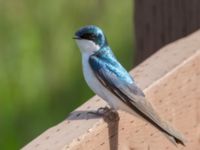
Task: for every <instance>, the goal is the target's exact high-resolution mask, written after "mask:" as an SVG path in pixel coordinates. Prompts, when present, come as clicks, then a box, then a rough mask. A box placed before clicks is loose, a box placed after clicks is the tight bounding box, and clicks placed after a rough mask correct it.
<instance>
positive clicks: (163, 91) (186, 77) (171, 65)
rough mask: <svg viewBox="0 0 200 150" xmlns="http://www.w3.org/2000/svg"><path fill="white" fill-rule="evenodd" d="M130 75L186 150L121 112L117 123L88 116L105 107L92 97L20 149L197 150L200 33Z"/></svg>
mask: <svg viewBox="0 0 200 150" xmlns="http://www.w3.org/2000/svg"><path fill="white" fill-rule="evenodd" d="M131 74H133V75H134V76H135V80H136V81H137V82H138V84H139V85H140V87H141V88H142V89H143V90H144V92H145V94H146V97H147V98H148V100H149V101H151V103H152V104H153V106H154V107H155V108H156V110H157V112H158V113H159V114H160V115H161V116H162V118H164V119H165V120H167V121H168V122H170V124H171V125H173V126H174V127H175V128H177V129H178V130H179V131H181V132H182V133H183V134H184V135H185V136H186V138H187V139H188V143H186V147H183V146H181V145H179V146H178V147H175V146H174V145H173V144H172V143H170V142H169V141H168V140H167V139H166V138H165V136H163V135H162V134H161V133H160V132H159V131H158V130H157V129H155V128H154V127H152V126H151V125H149V124H148V123H146V122H144V121H143V120H142V119H140V118H138V117H136V116H132V115H129V114H127V113H125V112H121V111H120V112H119V115H120V121H119V122H117V121H115V122H109V121H108V120H104V119H102V118H98V117H96V116H94V115H92V114H87V112H88V111H91V110H96V109H97V108H99V107H102V106H105V105H106V103H105V102H104V101H102V100H101V99H100V98H99V97H97V96H94V97H93V98H91V99H90V100H89V101H87V102H86V103H85V104H83V105H82V106H80V107H79V108H77V109H76V110H75V111H74V112H72V113H71V115H70V116H69V117H68V118H67V119H66V120H64V121H62V122H61V123H59V124H58V125H56V126H54V127H51V128H50V129H48V130H47V131H45V132H44V133H42V134H41V135H40V136H39V137H37V138H36V139H34V140H33V141H32V142H30V143H29V144H27V145H26V146H25V147H23V150H61V149H62V150H67V149H69V150H96V149H97V150H109V149H112V150H117V149H118V150H151V149H152V150H167V149H168V150H176V149H184V150H198V149H200V31H197V32H195V33H194V34H192V35H190V36H188V37H186V38H183V39H181V40H178V41H176V42H173V43H172V44H169V45H167V46H165V47H164V48H162V49H161V50H160V51H158V52H157V53H156V54H154V55H153V56H152V57H150V58H149V59H147V60H146V61H144V62H143V63H142V64H140V65H139V66H138V67H136V68H135V69H133V71H131Z"/></svg>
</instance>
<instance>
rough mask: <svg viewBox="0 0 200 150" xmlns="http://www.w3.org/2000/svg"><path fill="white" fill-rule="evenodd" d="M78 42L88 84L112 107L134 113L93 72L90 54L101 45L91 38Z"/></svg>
mask: <svg viewBox="0 0 200 150" xmlns="http://www.w3.org/2000/svg"><path fill="white" fill-rule="evenodd" d="M77 44H78V46H79V48H80V50H81V54H82V65H83V74H84V78H85V80H86V82H87V84H88V86H89V87H90V88H91V89H92V90H93V92H94V93H96V94H97V95H98V96H100V97H101V98H102V99H103V100H105V101H106V102H107V103H108V104H109V106H110V107H111V108H114V109H121V110H124V111H127V112H129V113H133V111H132V110H131V109H130V108H129V107H128V106H127V105H125V104H124V103H123V102H122V101H121V100H119V99H118V98H117V97H116V96H115V95H114V94H112V93H111V92H110V91H109V90H108V89H106V88H105V87H104V86H103V85H102V84H101V83H100V82H99V80H98V79H97V78H96V76H95V74H94V73H93V71H92V69H91V67H90V64H89V61H88V59H89V57H90V55H92V54H93V53H94V52H96V51H98V50H99V46H98V45H96V44H95V43H94V42H92V41H89V40H77Z"/></svg>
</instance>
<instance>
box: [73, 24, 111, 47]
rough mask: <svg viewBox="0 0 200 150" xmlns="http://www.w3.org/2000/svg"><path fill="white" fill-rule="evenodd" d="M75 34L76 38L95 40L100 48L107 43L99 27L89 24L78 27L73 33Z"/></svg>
mask: <svg viewBox="0 0 200 150" xmlns="http://www.w3.org/2000/svg"><path fill="white" fill-rule="evenodd" d="M75 35H76V38H78V39H85V40H91V41H93V42H95V43H96V44H97V45H99V46H100V48H102V47H104V46H107V45H108V44H107V40H106V37H105V35H104V33H103V31H102V30H101V29H100V28H99V27H97V26H94V25H89V26H85V27H82V28H80V29H79V30H78V31H77V32H76V33H75Z"/></svg>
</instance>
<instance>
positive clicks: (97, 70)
mask: <svg viewBox="0 0 200 150" xmlns="http://www.w3.org/2000/svg"><path fill="white" fill-rule="evenodd" d="M74 39H76V42H77V45H78V47H79V49H80V51H81V54H82V66H83V74H84V78H85V80H86V82H87V84H88V85H89V87H90V88H91V89H92V90H93V91H94V92H95V93H96V94H97V95H98V96H100V97H101V98H103V99H104V100H105V101H106V102H107V103H108V104H109V106H110V107H111V109H114V110H119V109H120V110H123V111H125V112H128V113H130V114H135V113H136V114H138V115H139V116H141V117H142V118H143V119H145V120H146V121H148V122H150V123H151V124H152V125H153V126H155V127H156V128H157V129H158V130H160V131H161V132H162V133H164V134H165V135H166V136H167V138H168V139H169V140H170V141H172V142H173V143H174V144H175V145H176V144H182V145H184V142H185V139H184V137H183V136H182V135H181V133H179V132H178V131H176V130H175V129H173V128H172V127H170V126H169V125H168V124H167V123H166V122H164V121H163V120H161V118H160V117H159V116H158V114H157V113H156V111H155V110H154V108H153V107H152V105H151V104H150V102H149V101H147V100H146V98H145V95H144V93H143V92H142V90H141V89H140V88H139V87H138V86H137V85H136V83H135V81H134V79H133V78H132V77H131V76H130V74H129V73H128V72H127V71H126V70H125V69H124V67H123V66H122V65H121V64H120V63H119V62H118V61H117V59H116V57H115V56H114V54H113V53H112V50H111V48H110V47H109V45H108V42H107V40H106V37H105V35H104V33H103V31H102V30H101V29H100V28H99V27H97V26H94V25H90V26H85V27H82V28H81V29H79V30H78V31H77V32H76V33H75V37H74Z"/></svg>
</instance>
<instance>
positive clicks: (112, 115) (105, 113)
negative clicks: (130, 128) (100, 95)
mask: <svg viewBox="0 0 200 150" xmlns="http://www.w3.org/2000/svg"><path fill="white" fill-rule="evenodd" d="M88 113H90V114H94V115H98V116H101V117H103V118H104V119H105V120H108V121H119V115H118V112H117V111H116V110H115V109H113V108H108V107H107V106H106V107H100V108H98V110H97V111H96V112H94V111H90V112H88Z"/></svg>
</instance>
